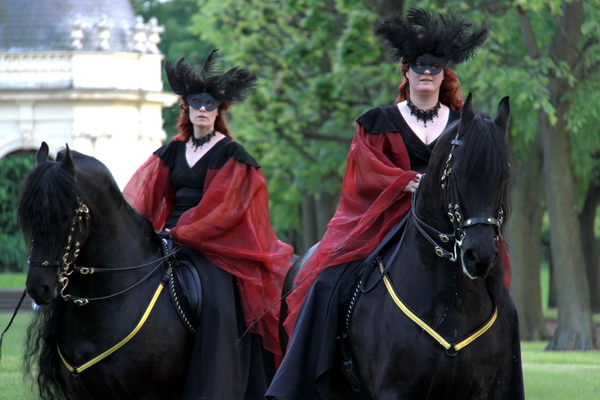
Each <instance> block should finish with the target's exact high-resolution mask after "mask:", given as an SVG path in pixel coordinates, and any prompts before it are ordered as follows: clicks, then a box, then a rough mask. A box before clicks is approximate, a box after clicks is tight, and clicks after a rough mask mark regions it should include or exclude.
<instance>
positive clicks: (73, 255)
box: [27, 196, 177, 306]
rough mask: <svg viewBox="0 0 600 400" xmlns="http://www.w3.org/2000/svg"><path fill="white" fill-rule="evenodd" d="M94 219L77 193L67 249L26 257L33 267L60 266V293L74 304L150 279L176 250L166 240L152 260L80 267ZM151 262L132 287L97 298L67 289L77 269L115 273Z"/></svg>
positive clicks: (82, 272)
mask: <svg viewBox="0 0 600 400" xmlns="http://www.w3.org/2000/svg"><path fill="white" fill-rule="evenodd" d="M90 220H91V215H90V211H89V208H88V206H87V205H86V204H84V203H83V202H82V201H81V199H80V198H79V196H77V206H76V207H75V215H74V216H73V219H72V222H71V227H70V228H69V231H68V235H67V240H66V245H65V246H64V250H65V253H64V254H63V256H62V257H61V258H60V259H59V260H53V261H47V260H44V261H39V260H32V259H31V256H30V257H29V258H28V259H27V264H29V267H32V268H40V267H48V268H49V267H59V268H60V270H59V272H58V281H59V283H60V284H61V289H60V295H61V297H62V298H63V299H64V300H65V301H69V300H70V301H72V302H73V303H74V304H76V305H79V306H84V305H86V304H89V302H90V301H96V300H106V299H109V298H112V297H115V296H119V295H121V294H123V293H126V292H128V291H129V290H131V289H133V288H134V287H136V286H138V285H139V284H141V283H142V282H144V281H145V280H146V279H148V278H149V277H150V276H151V275H152V274H153V273H154V272H155V271H156V270H157V269H158V268H159V267H160V266H161V265H163V264H164V262H165V261H166V260H167V259H169V258H171V257H172V256H173V254H174V253H175V252H177V250H175V251H173V252H169V251H168V249H167V248H166V243H165V242H164V240H163V247H164V249H163V254H164V255H163V256H162V257H159V258H157V259H156V260H153V261H150V262H148V263H145V264H140V265H136V266H133V267H122V268H99V269H98V268H90V267H80V266H77V265H75V261H76V259H77V257H78V256H79V253H80V251H81V247H82V246H83V243H85V241H86V240H87V237H88V235H89V223H90ZM151 265H155V266H154V268H152V270H151V271H150V272H149V273H148V274H146V275H145V276H144V277H143V278H142V279H141V280H139V281H137V282H135V283H134V284H132V285H130V286H129V287H127V288H125V289H123V290H120V291H118V292H116V293H113V294H110V295H107V296H102V297H94V298H83V297H78V296H73V295H71V294H68V293H66V290H67V287H68V286H69V276H70V275H72V274H73V273H74V272H79V273H80V274H81V275H92V274H95V273H113V272H128V271H133V270H137V269H142V268H145V267H149V266H151Z"/></svg>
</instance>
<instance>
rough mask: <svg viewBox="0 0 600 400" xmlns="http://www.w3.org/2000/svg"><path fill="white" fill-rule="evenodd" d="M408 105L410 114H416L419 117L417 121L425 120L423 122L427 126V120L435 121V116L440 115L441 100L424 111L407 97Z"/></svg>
mask: <svg viewBox="0 0 600 400" xmlns="http://www.w3.org/2000/svg"><path fill="white" fill-rule="evenodd" d="M406 105H407V106H408V109H409V110H410V115H414V116H415V117H417V122H419V120H421V121H423V124H425V127H426V128H427V121H431V122H433V118H434V117H437V116H438V111H439V109H440V102H439V101H438V102H437V104H436V105H435V106H433V107H432V108H430V109H429V110H427V111H423V110H421V109H420V108H419V107H417V106H415V105H414V103H413V102H412V101H410V98H408V99H406Z"/></svg>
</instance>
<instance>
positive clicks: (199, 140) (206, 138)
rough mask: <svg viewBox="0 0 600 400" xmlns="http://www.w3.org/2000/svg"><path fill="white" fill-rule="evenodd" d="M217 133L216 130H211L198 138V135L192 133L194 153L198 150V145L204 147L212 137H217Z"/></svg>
mask: <svg viewBox="0 0 600 400" xmlns="http://www.w3.org/2000/svg"><path fill="white" fill-rule="evenodd" d="M216 134H217V133H216V132H215V131H211V132H209V133H207V134H206V135H204V136H201V137H199V138H196V136H193V135H192V147H193V148H194V153H195V152H196V150H198V147H200V148H202V146H204V145H205V144H206V143H208V142H210V139H212V138H213V137H215V135H216Z"/></svg>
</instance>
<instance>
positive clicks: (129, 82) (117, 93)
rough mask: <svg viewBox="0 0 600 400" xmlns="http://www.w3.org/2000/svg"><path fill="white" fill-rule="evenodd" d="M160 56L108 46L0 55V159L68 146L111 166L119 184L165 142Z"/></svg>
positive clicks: (166, 100) (168, 99)
mask: <svg viewBox="0 0 600 400" xmlns="http://www.w3.org/2000/svg"><path fill="white" fill-rule="evenodd" d="M162 58H163V56H162V55H160V54H157V53H152V52H150V53H140V52H110V51H87V52H86V51H77V50H75V51H56V52H53V51H46V52H44V51H41V52H0V158H2V157H4V156H5V155H7V154H10V153H11V152H13V151H17V150H32V149H33V150H36V149H37V148H38V147H39V145H40V143H41V142H42V141H46V142H47V143H48V144H49V146H50V149H51V152H52V153H55V152H56V151H58V150H59V149H60V148H62V147H64V146H65V144H68V145H69V147H70V148H72V149H74V150H77V151H80V152H82V153H85V154H88V155H92V156H94V157H96V158H98V159H99V160H101V161H102V162H104V163H105V164H106V165H107V167H108V168H109V169H110V170H111V172H112V173H113V175H114V176H115V179H116V180H117V183H118V184H119V185H120V186H121V188H122V187H123V186H124V185H125V183H127V181H128V179H129V178H130V176H131V174H132V173H133V172H134V171H135V169H136V168H137V167H138V166H139V165H140V164H141V163H142V162H143V161H144V160H145V159H146V158H147V157H148V156H149V155H150V154H151V153H152V152H153V151H154V150H156V149H157V148H158V147H159V146H160V145H161V143H162V142H163V141H164V139H165V133H164V131H163V129H162V116H161V110H162V108H163V107H168V106H172V105H173V104H174V103H175V102H176V101H177V96H175V95H173V94H170V93H164V92H162V89H163V87H162V82H161V67H162V65H161V64H162Z"/></svg>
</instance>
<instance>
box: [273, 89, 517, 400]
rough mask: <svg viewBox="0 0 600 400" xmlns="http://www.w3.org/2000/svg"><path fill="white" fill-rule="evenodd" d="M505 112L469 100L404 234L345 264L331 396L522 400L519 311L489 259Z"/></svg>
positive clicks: (506, 175) (443, 140)
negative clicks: (489, 111) (490, 112)
mask: <svg viewBox="0 0 600 400" xmlns="http://www.w3.org/2000/svg"><path fill="white" fill-rule="evenodd" d="M509 114H510V107H509V101H508V98H504V99H502V100H501V102H500V104H499V106H498V114H497V117H496V118H495V119H491V118H490V117H488V116H487V115H485V114H483V113H475V112H474V111H473V109H472V104H471V95H469V96H468V98H467V100H466V102H465V104H464V107H463V110H462V113H461V119H460V121H457V122H456V123H455V124H453V125H451V126H449V127H448V128H447V130H446V131H445V132H444V133H443V134H442V135H441V136H440V137H439V139H438V143H437V145H436V147H435V150H434V152H433V155H432V157H431V159H430V162H429V166H428V168H427V171H426V173H425V174H424V176H423V178H422V179H421V183H420V187H419V189H418V192H417V193H415V195H414V196H413V207H412V210H411V212H410V214H409V215H408V216H407V219H406V222H405V223H404V225H402V228H399V229H398V231H397V232H396V233H395V234H393V235H390V238H389V241H388V242H387V243H386V244H385V245H382V247H381V248H380V250H379V251H377V252H375V253H374V254H372V255H371V256H370V257H369V258H368V259H367V260H366V261H363V262H360V261H359V262H354V263H352V264H350V265H354V267H352V268H354V269H355V271H357V272H352V273H347V275H351V276H358V277H360V278H359V279H357V280H359V281H360V282H359V283H357V284H355V285H353V286H349V287H354V289H353V290H352V291H351V292H350V293H353V295H352V296H350V299H348V300H344V301H345V302H346V303H345V307H346V308H345V309H344V310H341V314H340V316H339V321H340V325H342V327H341V329H340V330H341V332H339V333H338V334H339V337H341V338H344V339H343V340H341V343H342V345H341V346H340V349H341V350H338V356H337V358H338V361H340V363H341V364H342V365H341V367H342V368H341V369H338V370H337V371H338V372H333V374H334V379H332V380H331V385H332V386H333V387H331V392H332V394H331V398H335V399H346V400H348V399H379V400H387V399H390V400H391V399H394V400H399V399H403V400H404V399H406V400H408V399H410V400H433V399H444V400H466V399H470V400H484V399H485V400H499V399H502V400H508V399H510V400H518V399H522V398H524V394H523V378H522V369H521V361H520V344H519V332H518V320H517V313H516V309H515V306H514V303H513V301H512V299H511V298H510V295H509V293H508V290H507V288H506V285H505V283H504V279H503V278H504V277H503V268H502V265H501V264H502V262H501V261H506V260H505V259H502V257H500V254H499V248H500V247H503V246H504V243H503V242H502V238H501V236H500V228H501V226H502V223H503V222H504V221H505V220H506V218H507V216H508V212H509V210H508V207H509V199H508V193H509V179H510V167H509V149H508V146H507V143H506V139H505V134H506V130H507V124H508V118H509ZM399 226H400V225H399ZM305 259H306V257H302V258H300V259H299V260H298V262H297V263H302V261H303V260H305ZM299 268H301V266H300V265H294V266H292V268H291V270H290V273H292V274H293V273H297V271H298V270H299ZM332 268H333V267H332ZM346 270H347V269H346ZM286 282H288V283H289V282H291V277H288V278H287V280H286ZM344 285H346V286H348V285H349V284H348V283H345V284H344ZM288 290H289V286H288V287H286V288H284V291H285V292H287V291H288ZM282 310H284V309H282ZM282 313H283V311H282ZM282 343H287V340H286V338H283V339H282ZM341 371H344V374H343V375H342V373H341Z"/></svg>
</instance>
